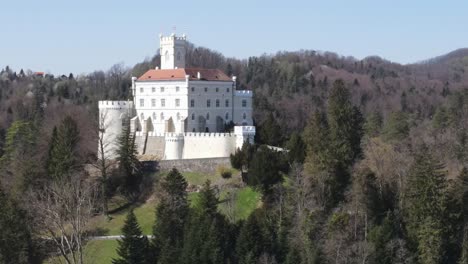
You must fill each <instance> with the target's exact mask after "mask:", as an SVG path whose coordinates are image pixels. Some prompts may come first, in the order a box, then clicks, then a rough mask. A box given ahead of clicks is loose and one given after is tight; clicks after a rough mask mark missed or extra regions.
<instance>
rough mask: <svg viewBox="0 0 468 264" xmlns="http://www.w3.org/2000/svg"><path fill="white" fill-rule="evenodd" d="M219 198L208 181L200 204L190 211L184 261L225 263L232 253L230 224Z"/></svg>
mask: <svg viewBox="0 0 468 264" xmlns="http://www.w3.org/2000/svg"><path fill="white" fill-rule="evenodd" d="M218 203H219V200H218V198H217V197H216V194H215V192H214V189H213V188H212V187H211V186H210V183H209V181H207V182H206V183H205V184H204V185H203V188H202V190H201V191H200V199H199V204H198V207H197V208H196V209H193V210H192V212H191V214H190V221H189V222H188V226H187V228H186V232H185V239H184V248H183V254H182V261H181V262H182V263H187V264H189V263H207V264H209V263H213V264H215V263H226V262H227V260H228V257H229V250H230V249H229V245H230V243H229V242H230V236H229V233H230V232H229V226H228V223H227V221H226V219H225V218H224V216H223V215H221V214H220V213H219V212H218V209H217V208H218Z"/></svg>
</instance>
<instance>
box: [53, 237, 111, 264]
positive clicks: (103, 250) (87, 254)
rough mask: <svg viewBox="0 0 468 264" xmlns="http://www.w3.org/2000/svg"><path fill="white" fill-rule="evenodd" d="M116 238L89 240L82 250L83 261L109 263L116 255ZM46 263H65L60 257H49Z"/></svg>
mask: <svg viewBox="0 0 468 264" xmlns="http://www.w3.org/2000/svg"><path fill="white" fill-rule="evenodd" d="M117 246H118V243H117V240H95V241H89V242H88V243H87V244H86V246H85V250H84V263H90V264H101V263H102V264H108V263H109V264H110V263H112V259H113V258H116V257H117V252H116V250H117ZM45 263H47V264H59V263H65V261H64V260H63V258H61V257H53V258H49V259H47V260H46V261H45Z"/></svg>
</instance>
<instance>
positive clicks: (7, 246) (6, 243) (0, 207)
mask: <svg viewBox="0 0 468 264" xmlns="http://www.w3.org/2000/svg"><path fill="white" fill-rule="evenodd" d="M0 212H1V213H0V263H5V264H10V263H11V264H17V263H18V264H20V263H33V262H34V259H33V258H32V257H33V243H32V240H31V234H30V232H29V229H28V225H27V223H26V222H25V219H26V218H25V214H24V213H23V212H22V211H21V210H20V209H18V205H17V204H16V203H15V202H13V201H12V200H11V199H10V198H9V197H8V196H7V195H6V193H4V192H3V191H2V189H1V188H0Z"/></svg>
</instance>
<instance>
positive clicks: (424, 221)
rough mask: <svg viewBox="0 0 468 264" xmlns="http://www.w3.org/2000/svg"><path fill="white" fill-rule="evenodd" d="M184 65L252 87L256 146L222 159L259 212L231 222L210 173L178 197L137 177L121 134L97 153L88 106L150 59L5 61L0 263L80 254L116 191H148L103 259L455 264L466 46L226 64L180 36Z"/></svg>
mask: <svg viewBox="0 0 468 264" xmlns="http://www.w3.org/2000/svg"><path fill="white" fill-rule="evenodd" d="M186 59H187V63H188V67H206V68H219V69H222V70H224V71H225V72H226V74H228V75H230V76H231V75H235V76H238V83H237V84H238V89H249V90H253V91H254V121H255V123H256V126H257V138H256V145H255V146H250V145H245V146H244V147H243V148H242V149H241V150H238V152H236V154H235V155H233V156H232V157H231V163H232V166H233V167H234V168H236V169H237V170H239V171H240V172H241V174H242V176H243V177H242V179H243V181H244V183H243V184H245V185H248V186H250V187H252V188H254V189H255V190H256V191H257V192H259V193H261V196H262V198H261V203H260V204H259V205H258V208H256V209H255V210H254V211H253V212H252V214H250V216H248V217H247V219H246V220H239V219H230V218H229V217H227V216H226V215H225V214H223V213H221V212H220V210H219V204H221V203H223V202H226V201H229V199H228V198H226V199H221V197H220V196H219V195H218V193H217V192H216V186H212V185H210V183H209V182H208V183H206V184H204V185H203V186H202V187H201V190H200V193H199V201H198V203H197V205H196V206H190V205H189V201H188V198H187V197H188V195H189V192H190V188H189V186H188V184H187V182H186V179H184V177H182V175H181V174H180V173H179V172H178V171H177V170H173V171H171V172H170V173H169V174H168V175H167V176H165V177H164V178H163V179H158V180H157V181H156V182H151V180H154V179H148V177H146V174H145V171H144V167H142V164H141V163H140V162H139V161H138V159H137V157H136V151H135V146H134V142H133V141H132V135H131V133H130V132H129V131H126V133H123V134H122V135H121V136H120V137H119V146H120V147H119V158H118V160H117V161H111V160H108V159H107V158H106V157H98V155H97V148H98V145H99V144H98V143H99V142H100V135H101V134H100V132H102V129H100V128H99V127H98V113H97V110H98V109H97V101H98V100H107V99H108V100H115V99H119V100H131V97H130V96H131V95H130V89H129V88H130V84H131V76H139V75H141V74H143V73H144V72H145V71H146V70H148V69H151V68H154V67H156V66H159V65H158V63H159V55H155V56H154V57H153V58H151V59H148V60H147V61H144V62H142V63H139V64H137V65H135V66H134V67H131V68H126V67H124V66H123V65H115V66H113V67H112V68H111V69H109V70H107V71H95V72H93V73H90V74H86V75H79V76H75V75H74V74H72V73H70V74H66V75H62V76H52V75H47V74H46V75H45V76H41V75H37V74H35V73H33V72H30V71H23V70H21V69H10V68H9V67H5V68H4V69H3V70H2V71H1V72H0V154H1V158H0V180H1V181H0V183H1V185H0V211H1V212H2V214H0V237H1V238H2V239H0V263H41V262H42V261H43V260H44V259H47V258H50V257H51V256H60V255H62V257H63V258H64V261H66V262H67V263H83V259H82V255H81V254H82V244H83V243H84V242H85V240H86V237H87V235H90V233H89V232H91V231H90V230H87V223H88V222H89V221H90V219H91V218H93V217H94V216H96V215H100V214H102V215H108V214H109V212H108V203H110V201H111V200H112V199H113V198H114V197H115V196H122V197H124V198H125V199H126V201H127V202H128V206H130V207H132V206H137V205H138V204H139V203H141V202H144V201H145V200H146V199H148V197H152V199H155V200H156V201H157V204H156V208H155V212H156V213H155V214H156V219H157V220H156V221H155V223H154V228H153V232H152V234H153V235H154V237H153V238H152V239H149V240H147V239H143V237H141V230H140V229H139V226H138V223H137V220H136V218H135V216H134V215H133V211H130V213H129V214H128V217H127V221H126V223H125V226H124V228H123V229H122V233H123V234H124V235H125V238H124V239H122V240H121V241H120V242H119V249H118V250H117V253H118V256H119V257H118V258H116V259H115V262H114V263H421V264H426V263H468V240H467V239H468V222H467V220H468V211H467V210H468V207H467V206H468V170H467V169H466V168H465V166H466V165H467V162H468V148H467V147H468V130H467V128H468V72H467V71H468V51H467V50H466V49H462V50H457V51H454V52H452V53H449V54H447V55H444V56H440V57H437V58H434V59H429V60H427V61H424V62H420V63H416V64H411V65H400V64H397V63H392V62H389V61H386V60H384V59H381V58H379V57H368V58H365V59H363V60H357V59H354V58H352V57H342V56H339V55H337V54H334V53H330V52H318V51H312V50H304V51H298V52H279V53H277V54H274V55H262V56H258V57H250V58H248V59H246V60H239V59H234V58H226V57H224V56H223V55H222V54H220V53H218V52H215V51H212V50H210V49H207V48H203V47H196V46H194V45H190V46H189V47H188V52H187V58H186ZM264 145H273V146H280V147H284V148H286V149H287V150H288V151H287V152H275V151H272V150H270V149H269V148H267V147H265V146H264ZM90 166H91V167H93V168H94V170H95V171H97V175H88V172H89V169H85V168H89V167H90ZM222 174H223V173H222ZM223 175H224V174H223ZM225 176H226V177H231V175H225ZM220 177H221V176H220ZM223 177H224V176H223ZM153 184H154V185H155V186H154V188H153ZM153 190H157V191H155V192H153ZM78 209H79V210H78ZM77 212H79V213H77ZM45 238H47V239H45ZM63 238H67V239H68V238H69V240H68V241H66V242H64V241H63ZM132 261H133V262H132Z"/></svg>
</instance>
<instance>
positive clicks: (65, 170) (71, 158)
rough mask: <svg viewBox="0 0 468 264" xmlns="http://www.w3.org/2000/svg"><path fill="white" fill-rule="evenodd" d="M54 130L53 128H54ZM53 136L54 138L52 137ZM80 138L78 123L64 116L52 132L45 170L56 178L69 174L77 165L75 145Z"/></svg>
mask: <svg viewBox="0 0 468 264" xmlns="http://www.w3.org/2000/svg"><path fill="white" fill-rule="evenodd" d="M54 130H55V129H54ZM54 137H55V138H54ZM79 140H80V131H79V129H78V124H77V123H76V122H75V120H73V118H72V117H70V116H67V117H65V118H64V119H63V120H62V122H61V123H60V125H59V127H58V128H57V129H56V131H55V134H54V132H53V134H52V142H51V148H50V150H49V153H50V156H49V160H48V164H47V165H48V167H47V171H48V173H49V176H50V177H52V178H54V179H58V178H61V177H64V176H66V175H68V174H70V173H71V172H72V171H73V170H75V169H77V166H78V165H79V164H78V163H79V159H78V153H77V146H78V142H79Z"/></svg>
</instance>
